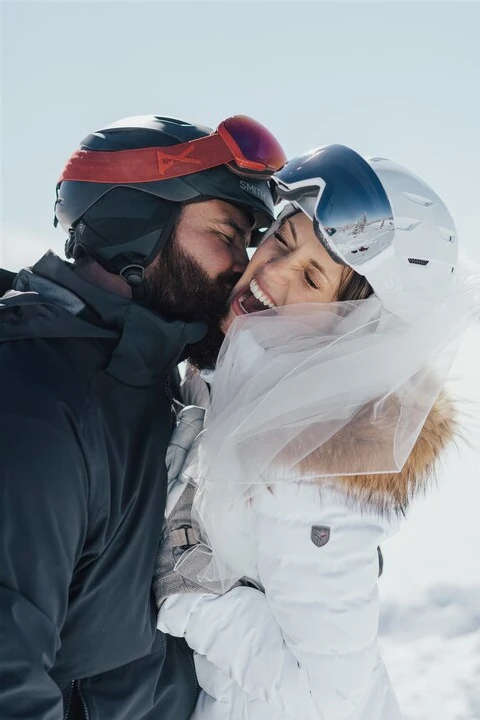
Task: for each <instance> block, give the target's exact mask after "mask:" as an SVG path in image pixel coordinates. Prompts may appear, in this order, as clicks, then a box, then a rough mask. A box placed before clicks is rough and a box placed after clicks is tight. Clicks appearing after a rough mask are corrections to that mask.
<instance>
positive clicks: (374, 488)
mask: <svg viewBox="0 0 480 720" xmlns="http://www.w3.org/2000/svg"><path fill="white" fill-rule="evenodd" d="M398 413H399V410H398V405H394V403H393V402H392V407H391V413H390V416H391V422H390V423H389V425H390V427H386V423H385V417H383V419H382V429H381V432H380V431H379V430H378V429H377V431H375V428H374V426H373V424H372V422H370V421H369V422H367V423H365V422H363V424H362V414H361V413H360V414H359V415H358V416H357V417H356V418H355V419H354V420H352V422H351V423H349V424H348V425H347V426H346V428H345V429H344V430H343V431H341V432H339V433H337V434H336V435H335V436H334V438H333V439H332V440H331V441H330V442H329V443H327V445H324V446H323V447H322V448H319V450H318V451H315V452H313V453H311V454H310V455H308V456H307V457H306V458H305V459H304V460H303V461H301V462H300V463H299V464H298V466H297V470H298V472H299V475H300V477H301V478H302V479H307V478H312V479H313V478H315V476H316V480H315V481H316V482H317V483H318V485H319V486H325V485H327V484H328V485H329V486H330V487H336V488H339V489H341V490H342V492H345V493H346V495H347V497H348V500H349V502H351V503H352V504H353V505H356V506H358V505H359V504H360V505H361V507H364V508H365V509H371V508H372V507H373V508H374V509H375V510H376V511H378V512H380V513H382V514H383V513H389V512H395V513H397V514H400V513H404V512H405V510H406V509H407V507H408V505H409V504H410V501H411V500H412V498H413V497H414V496H415V495H416V494H417V493H418V492H420V491H422V490H424V489H425V488H426V485H427V481H428V479H429V478H430V477H431V476H432V474H434V469H435V465H436V463H437V461H438V460H439V458H440V456H441V455H442V454H443V452H444V451H445V449H446V448H447V446H448V445H450V443H452V441H453V440H454V439H455V437H456V435H457V421H456V411H455V404H454V402H453V400H452V398H451V397H450V396H449V395H448V394H447V393H446V392H445V391H442V392H441V393H440V395H439V397H438V398H437V400H436V402H435V404H434V405H433V407H432V409H431V410H430V412H429V414H428V416H427V418H426V420H425V423H424V425H423V428H422V430H421V432H420V435H419V437H418V439H417V441H416V443H415V445H414V446H413V449H412V451H411V453H410V455H409V456H408V458H407V460H406V462H405V464H404V466H403V468H402V470H401V471H400V472H398V473H394V472H388V473H371V474H365V475H347V476H336V477H333V478H332V477H331V476H330V477H322V478H321V479H318V472H319V469H321V468H322V466H323V467H329V468H332V467H335V459H336V458H341V457H342V455H344V453H345V452H351V451H352V447H353V448H354V450H355V458H356V460H357V459H358V462H359V464H361V463H362V458H365V465H369V466H370V467H373V466H375V457H374V456H375V455H376V454H377V455H378V457H382V448H385V447H387V448H388V450H389V452H390V448H391V447H392V444H393V442H394V434H395V432H396V429H397V425H398V416H399V415H398ZM383 457H385V454H383Z"/></svg>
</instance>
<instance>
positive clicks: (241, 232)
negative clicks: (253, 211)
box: [214, 218, 251, 235]
mask: <svg viewBox="0 0 480 720" xmlns="http://www.w3.org/2000/svg"><path fill="white" fill-rule="evenodd" d="M214 222H216V223H217V225H226V226H227V227H229V228H231V229H232V230H234V231H235V232H236V233H237V235H247V234H248V233H249V232H250V231H251V228H250V227H247V224H246V223H245V225H244V226H243V227H242V226H241V225H239V223H237V222H235V220H232V219H231V218H228V219H223V218H218V219H216V220H215V221H214Z"/></svg>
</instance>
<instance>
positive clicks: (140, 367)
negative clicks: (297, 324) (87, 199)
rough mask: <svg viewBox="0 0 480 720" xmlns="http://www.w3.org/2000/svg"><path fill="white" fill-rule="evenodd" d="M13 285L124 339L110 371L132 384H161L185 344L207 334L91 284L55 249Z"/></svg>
mask: <svg viewBox="0 0 480 720" xmlns="http://www.w3.org/2000/svg"><path fill="white" fill-rule="evenodd" d="M14 288H15V290H23V291H28V292H32V291H33V292H38V293H39V295H41V297H42V298H43V299H44V300H47V301H48V302H50V303H52V304H53V305H55V306H57V307H58V306H60V307H61V308H62V309H63V310H65V311H68V313H69V314H71V315H72V314H73V315H76V316H77V317H83V320H84V322H85V320H86V318H87V314H89V315H90V318H89V319H88V320H87V322H88V324H89V325H90V326H91V325H93V326H94V327H95V326H98V325H101V326H102V327H103V328H105V329H106V330H109V331H114V337H115V336H116V337H118V339H119V341H118V344H117V345H116V347H115V349H114V350H113V352H112V354H111V357H110V362H109V364H108V367H107V368H106V371H107V372H108V373H109V374H111V375H113V376H114V377H116V378H117V379H119V380H120V381H121V382H123V383H125V384H128V385H133V386H147V385H151V384H153V383H155V382H157V381H158V380H159V378H160V377H162V376H164V375H165V374H166V373H168V371H169V370H170V369H171V368H172V367H173V366H174V365H175V363H176V362H177V361H178V360H179V358H180V356H181V354H182V352H183V350H184V348H185V345H187V344H192V343H195V342H198V341H199V340H201V339H202V337H203V336H204V334H205V330H204V328H205V326H204V324H203V323H185V322H181V321H178V320H176V321H168V320H166V319H165V318H162V317H161V316H160V315H157V314H155V313H153V312H152V311H150V310H148V309H146V308H144V307H142V306H141V305H138V304H137V303H135V302H133V301H132V300H131V299H129V298H125V297H123V296H121V295H116V294H115V293H111V292H109V291H108V290H105V289H104V288H102V287H100V286H98V285H94V284H93V283H90V282H88V281H87V280H85V279H84V278H82V277H80V276H79V275H78V274H77V273H76V272H75V271H74V270H73V267H72V266H71V265H70V264H69V263H67V262H65V261H63V260H61V259H60V258H58V257H57V256H56V255H55V254H54V253H53V252H51V251H49V252H47V253H46V255H44V256H43V257H42V258H41V259H40V260H39V261H38V262H37V263H36V264H35V265H34V266H33V267H32V269H31V272H29V271H21V272H20V273H19V275H18V276H17V279H16V280H15V283H14ZM85 311H87V313H85ZM88 311H90V312H89V313H88ZM86 334H87V335H88V333H86ZM93 334H96V333H93ZM108 334H109V335H110V333H108ZM110 336H111V335H110Z"/></svg>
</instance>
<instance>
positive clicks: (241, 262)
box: [232, 246, 248, 275]
mask: <svg viewBox="0 0 480 720" xmlns="http://www.w3.org/2000/svg"><path fill="white" fill-rule="evenodd" d="M247 265H248V254H247V248H246V247H240V246H236V247H235V249H234V251H233V263H232V271H233V272H235V273H239V274H240V275H243V273H244V272H245V268H246V267H247Z"/></svg>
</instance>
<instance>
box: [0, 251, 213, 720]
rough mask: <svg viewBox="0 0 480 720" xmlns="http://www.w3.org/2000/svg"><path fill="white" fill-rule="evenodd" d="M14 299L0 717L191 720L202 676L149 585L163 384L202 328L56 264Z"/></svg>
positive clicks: (0, 594)
mask: <svg viewBox="0 0 480 720" xmlns="http://www.w3.org/2000/svg"><path fill="white" fill-rule="evenodd" d="M3 278H5V276H3ZM14 289H15V290H16V291H17V292H16V293H8V294H7V296H6V297H5V298H3V299H1V300H0V383H1V384H0V527H1V533H0V638H1V642H0V718H1V719H2V720H9V719H10V718H15V720H62V719H63V717H64V715H66V716H67V717H68V718H74V717H75V718H77V717H83V718H89V720H140V719H141V720H146V719H147V718H148V719H149V720H153V719H155V720H186V719H187V718H188V717H189V716H190V714H191V712H192V710H193V706H194V702H195V697H196V679H195V674H194V669H193V663H192V659H191V656H190V651H189V650H188V649H187V647H186V645H185V644H184V641H183V640H178V639H175V638H170V637H167V636H164V635H162V634H161V633H160V632H158V631H156V612H155V604H154V600H153V596H152V593H151V578H152V574H153V568H154V563H155V555H156V552H157V549H158V543H159V540H160V536H161V532H162V519H163V515H164V508H165V493H166V473H165V463H164V460H165V452H166V448H167V444H168V440H169V437H170V432H171V429H172V410H171V398H170V397H169V391H168V383H167V381H166V378H167V377H168V372H169V370H170V369H171V368H172V367H174V366H175V364H176V362H177V361H178V359H179V357H180V355H181V354H182V352H183V350H184V347H185V344H187V343H189V342H195V341H198V340H199V339H200V338H201V336H202V333H203V328H202V327H201V326H198V325H186V324H185V323H181V322H171V323H170V322H167V321H165V320H163V319H162V318H160V317H158V316H157V315H155V314H154V313H151V312H149V311H148V310H146V309H144V308H142V307H140V306H139V305H137V304H135V303H133V302H131V301H129V300H128V299H126V298H122V297H120V296H117V295H114V294H112V293H109V292H107V291H105V290H103V289H101V288H99V287H97V286H95V285H92V284H91V283H88V282H86V281H85V280H82V279H81V278H80V277H78V275H77V274H76V273H74V272H73V271H72V269H71V267H70V266H69V265H68V263H64V262H62V261H61V260H59V259H58V258H57V257H55V256H54V255H53V254H52V253H48V254H47V255H46V256H44V257H43V258H42V259H41V260H40V261H39V262H38V263H37V264H36V265H35V266H34V267H33V272H29V271H22V272H21V273H20V274H19V275H18V276H17V277H16V279H15V282H14Z"/></svg>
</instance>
